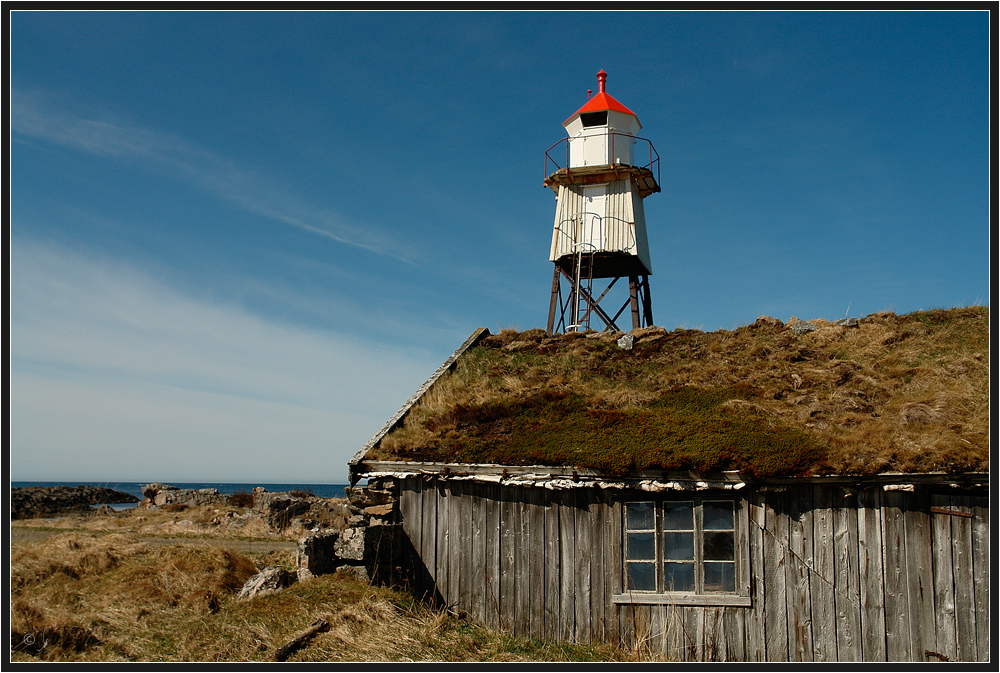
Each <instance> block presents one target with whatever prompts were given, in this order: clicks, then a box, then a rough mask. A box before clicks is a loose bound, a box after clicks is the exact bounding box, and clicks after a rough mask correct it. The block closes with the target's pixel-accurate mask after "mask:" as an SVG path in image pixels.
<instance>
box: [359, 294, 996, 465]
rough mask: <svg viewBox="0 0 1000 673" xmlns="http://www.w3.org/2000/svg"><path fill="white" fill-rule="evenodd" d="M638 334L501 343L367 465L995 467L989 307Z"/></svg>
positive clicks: (416, 411) (380, 445) (413, 416)
mask: <svg viewBox="0 0 1000 673" xmlns="http://www.w3.org/2000/svg"><path fill="white" fill-rule="evenodd" d="M795 323H799V325H798V326H797V327H796V326H795ZM793 327H794V328H795V329H793ZM804 327H805V329H811V331H805V330H804V329H803V328H804ZM630 334H631V335H632V336H633V338H634V339H633V346H632V348H631V349H628V350H626V349H623V348H621V347H620V346H619V345H618V340H619V338H620V337H621V336H622V335H621V334H620V333H598V332H589V333H583V334H579V333H572V334H565V335H555V336H548V335H546V334H545V332H544V331H543V330H538V329H535V330H528V331H524V332H517V331H514V330H502V331H501V332H500V333H499V334H496V335H490V336H487V337H486V338H484V339H482V340H480V341H479V342H478V344H477V345H476V346H474V347H473V348H471V349H469V350H467V351H466V352H464V353H463V354H462V355H461V356H460V357H459V358H458V360H457V362H456V365H455V367H454V368H453V369H452V370H451V371H450V372H449V373H447V374H445V375H444V376H442V377H441V378H440V379H438V380H437V382H436V383H435V384H434V385H433V386H432V387H431V388H430V389H429V390H428V391H427V392H425V393H424V394H423V395H422V396H421V397H420V399H419V400H418V401H417V402H416V404H414V406H413V407H412V408H411V409H410V410H409V412H408V413H407V415H406V416H405V418H404V419H403V421H402V422H401V423H400V424H398V426H397V427H396V428H394V429H393V430H392V431H390V432H389V433H388V434H386V435H385V436H384V437H382V438H381V440H380V441H378V442H377V443H376V444H375V445H374V446H373V447H372V448H371V449H370V450H369V451H368V452H367V453H366V455H365V456H364V459H365V460H390V461H421V462H440V463H492V464H499V465H554V466H555V465H564V466H573V467H580V468H592V469H598V470H602V471H605V472H606V473H607V474H608V475H609V476H616V475H623V474H626V473H628V472H631V471H633V470H637V469H639V470H642V469H665V470H692V471H695V472H701V473H704V472H715V471H720V470H739V471H740V472H741V473H743V474H745V475H748V476H756V477H768V476H792V475H820V474H857V475H871V474H877V473H883V472H911V473H921V472H949V473H961V472H985V471H987V470H988V468H989V353H990V350H989V309H988V307H967V308H956V309H948V310H932V311H921V312H917V313H911V314H907V315H895V314H893V313H880V314H873V315H869V316H867V317H865V318H861V319H858V320H857V321H856V322H854V323H853V324H851V325H838V324H834V323H830V322H827V321H823V320H813V321H809V322H808V326H805V325H804V324H803V323H802V321H798V320H797V319H795V318H792V319H791V320H790V321H789V323H788V324H783V323H781V322H780V321H777V320H773V319H760V320H758V321H757V322H755V323H754V324H752V325H746V326H743V327H739V328H737V329H735V330H719V331H716V332H701V331H698V330H682V329H677V330H673V331H669V332H668V331H667V330H665V329H663V328H659V327H652V328H644V329H640V330H634V331H633V332H631V333H630Z"/></svg>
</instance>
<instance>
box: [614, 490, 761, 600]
mask: <svg viewBox="0 0 1000 673" xmlns="http://www.w3.org/2000/svg"><path fill="white" fill-rule="evenodd" d="M708 501H727V502H731V503H732V504H733V572H734V576H735V589H734V591H731V592H726V591H706V590H705V589H704V565H705V559H704V558H702V554H701V553H700V551H699V550H700V548H701V547H702V545H703V542H704V534H705V531H704V529H703V524H704V522H703V508H704V503H705V502H708ZM643 502H645V503H650V504H652V505H653V509H654V518H655V527H654V529H652V530H653V531H655V535H654V539H655V555H654V557H653V566H654V569H655V577H656V590H654V591H640V590H636V589H629V588H628V566H629V564H631V563H648V560H646V559H645V558H640V559H635V558H633V559H629V558H628V557H629V550H628V533H629V532H633V533H634V532H640V533H642V532H649V531H650V530H651V529H649V528H648V527H647V528H642V529H639V528H633V529H629V528H628V521H627V514H628V506H629V505H630V504H634V503H643ZM671 502H691V503H692V504H693V507H694V530H693V533H694V535H693V540H694V547H695V552H694V558H693V559H692V560H693V561H694V573H695V580H694V582H695V588H694V590H693V591H668V590H666V587H664V576H665V568H664V564H665V563H666V562H668V560H667V559H665V558H664V504H665V503H671ZM619 505H620V507H619V509H620V515H619V517H618V520H619V522H620V535H619V541H618V544H619V549H620V555H621V556H620V559H621V562H620V563H619V564H618V565H619V568H618V570H617V573H618V579H617V587H616V588H617V589H618V592H616V593H613V594H612V596H611V598H612V602H614V603H623V604H642V603H648V604H676V605H730V606H743V607H749V606H750V604H751V602H750V547H749V535H748V531H749V527H748V524H749V511H748V506H747V501H746V498H743V497H739V496H734V495H733V494H732V493H729V492H722V493H719V492H708V491H706V492H698V493H674V494H669V495H663V494H654V493H636V494H635V495H634V496H631V497H629V498H627V499H622V500H621V501H620V502H619ZM710 530H711V529H710ZM726 530H728V529H726ZM711 561H712V560H711V559H709V562H711Z"/></svg>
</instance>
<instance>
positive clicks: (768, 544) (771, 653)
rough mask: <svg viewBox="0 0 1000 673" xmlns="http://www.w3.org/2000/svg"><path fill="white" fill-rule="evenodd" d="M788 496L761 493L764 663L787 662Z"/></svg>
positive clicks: (775, 492)
mask: <svg viewBox="0 0 1000 673" xmlns="http://www.w3.org/2000/svg"><path fill="white" fill-rule="evenodd" d="M787 510H788V494H787V492H784V491H781V492H778V491H767V492H765V494H764V535H763V538H762V539H763V543H764V545H763V547H764V549H763V552H764V610H765V611H764V638H765V641H764V653H765V655H766V659H767V661H788V651H789V643H788V608H787V604H788V603H787V593H788V592H787V591H786V588H785V582H786V579H785V578H786V574H787V573H786V566H787V565H788V557H789V552H788V511H787Z"/></svg>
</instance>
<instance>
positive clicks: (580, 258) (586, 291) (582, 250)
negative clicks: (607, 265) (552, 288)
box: [569, 243, 594, 332]
mask: <svg viewBox="0 0 1000 673" xmlns="http://www.w3.org/2000/svg"><path fill="white" fill-rule="evenodd" d="M574 247H575V248H576V264H575V265H574V266H575V269H574V274H573V276H574V278H573V283H574V288H573V295H574V301H575V304H574V315H573V324H572V325H570V326H569V329H575V330H576V331H578V332H586V331H587V330H588V329H590V315H591V313H592V310H593V286H594V246H593V244H591V243H577V244H576V245H575V246H574Z"/></svg>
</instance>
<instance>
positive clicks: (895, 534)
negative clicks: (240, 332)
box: [882, 491, 924, 661]
mask: <svg viewBox="0 0 1000 673" xmlns="http://www.w3.org/2000/svg"><path fill="white" fill-rule="evenodd" d="M882 504H883V507H882V513H883V516H882V545H883V547H882V548H883V558H884V561H883V564H882V567H883V568H884V571H885V579H884V581H885V656H886V659H887V660H889V661H923V660H924V658H923V656H922V655H923V652H921V653H920V655H921V656H920V657H919V658H915V657H914V656H913V654H912V653H911V652H910V626H909V619H908V613H907V610H909V606H908V599H907V595H906V590H907V581H906V578H907V571H906V533H905V531H906V521H905V515H904V510H903V495H902V493H901V492H900V491H885V492H884V493H882Z"/></svg>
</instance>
